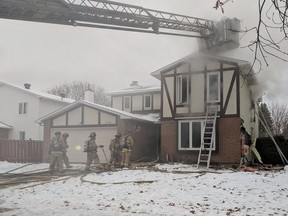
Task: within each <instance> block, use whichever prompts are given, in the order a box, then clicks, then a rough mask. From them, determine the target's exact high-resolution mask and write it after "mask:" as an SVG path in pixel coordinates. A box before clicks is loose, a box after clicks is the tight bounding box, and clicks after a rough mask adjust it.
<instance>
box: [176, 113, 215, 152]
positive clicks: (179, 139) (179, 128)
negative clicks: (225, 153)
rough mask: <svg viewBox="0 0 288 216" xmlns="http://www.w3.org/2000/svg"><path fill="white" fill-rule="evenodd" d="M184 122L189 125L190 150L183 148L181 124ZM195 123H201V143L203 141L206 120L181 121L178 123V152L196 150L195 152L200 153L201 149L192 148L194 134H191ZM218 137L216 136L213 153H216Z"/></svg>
mask: <svg viewBox="0 0 288 216" xmlns="http://www.w3.org/2000/svg"><path fill="white" fill-rule="evenodd" d="M183 122H188V123H189V141H190V143H189V148H182V147H181V123H183ZM193 122H201V142H202V141H203V129H204V128H203V127H204V122H205V120H204V119H195V120H180V121H178V150H192V151H193V150H194V151H199V150H200V148H193V147H192V133H190V132H191V127H192V123H193ZM215 137H216V134H215V135H214V141H213V148H212V151H214V150H215V149H216V148H215V146H216V145H215V141H216V139H215Z"/></svg>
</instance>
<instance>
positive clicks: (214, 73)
mask: <svg viewBox="0 0 288 216" xmlns="http://www.w3.org/2000/svg"><path fill="white" fill-rule="evenodd" d="M211 75H217V76H218V81H219V82H218V100H210V98H209V90H210V85H209V76H211ZM207 102H220V72H218V71H217V72H210V73H207Z"/></svg>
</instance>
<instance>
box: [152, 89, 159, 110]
mask: <svg viewBox="0 0 288 216" xmlns="http://www.w3.org/2000/svg"><path fill="white" fill-rule="evenodd" d="M153 109H154V110H155V109H159V110H160V109H161V94H160V93H159V94H153Z"/></svg>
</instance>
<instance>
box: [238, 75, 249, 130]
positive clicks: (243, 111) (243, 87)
mask: <svg viewBox="0 0 288 216" xmlns="http://www.w3.org/2000/svg"><path fill="white" fill-rule="evenodd" d="M251 101H252V98H251V94H250V88H249V87H248V85H247V82H246V81H244V79H243V77H240V117H241V118H242V119H243V120H244V126H245V128H246V129H247V132H248V133H251V130H250V128H251Z"/></svg>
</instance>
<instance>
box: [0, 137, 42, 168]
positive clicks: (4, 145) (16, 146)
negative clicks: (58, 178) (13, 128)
mask: <svg viewBox="0 0 288 216" xmlns="http://www.w3.org/2000/svg"><path fill="white" fill-rule="evenodd" d="M0 161H9V162H17V163H27V162H33V163H40V162H42V161H43V141H38V140H8V139H0Z"/></svg>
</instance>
